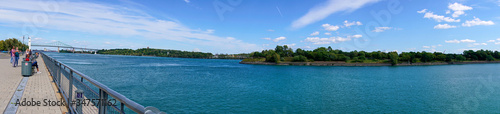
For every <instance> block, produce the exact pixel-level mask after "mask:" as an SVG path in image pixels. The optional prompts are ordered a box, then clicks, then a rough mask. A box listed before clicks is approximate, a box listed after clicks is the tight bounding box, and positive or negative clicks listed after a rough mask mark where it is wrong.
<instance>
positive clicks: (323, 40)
mask: <svg viewBox="0 0 500 114" xmlns="http://www.w3.org/2000/svg"><path fill="white" fill-rule="evenodd" d="M361 37H362V35H359V34H358V35H352V36H347V37H345V38H344V37H330V38H320V37H307V38H306V39H305V40H304V42H311V43H313V44H316V45H322V44H330V43H340V42H345V41H350V40H352V38H361Z"/></svg>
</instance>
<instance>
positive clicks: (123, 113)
mask: <svg viewBox="0 0 500 114" xmlns="http://www.w3.org/2000/svg"><path fill="white" fill-rule="evenodd" d="M120 104H121V106H120V111H122V114H125V109H124V108H125V104H123V103H120Z"/></svg>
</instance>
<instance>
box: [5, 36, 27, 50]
mask: <svg viewBox="0 0 500 114" xmlns="http://www.w3.org/2000/svg"><path fill="white" fill-rule="evenodd" d="M12 46H15V47H19V50H20V51H25V50H26V49H28V45H25V44H23V43H22V42H21V41H19V40H17V39H15V38H9V39H5V40H0V51H9V50H11V49H12Z"/></svg>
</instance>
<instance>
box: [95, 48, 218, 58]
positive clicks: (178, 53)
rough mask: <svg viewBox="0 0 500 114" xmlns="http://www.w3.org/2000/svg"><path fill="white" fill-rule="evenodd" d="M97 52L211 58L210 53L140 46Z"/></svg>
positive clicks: (99, 52)
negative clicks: (139, 47) (137, 47)
mask: <svg viewBox="0 0 500 114" xmlns="http://www.w3.org/2000/svg"><path fill="white" fill-rule="evenodd" d="M97 53H98V54H110V55H134V56H157V57H179V58H211V57H212V56H213V54H212V53H203V52H190V51H180V50H168V49H151V48H141V49H137V50H133V49H103V50H99V51H97Z"/></svg>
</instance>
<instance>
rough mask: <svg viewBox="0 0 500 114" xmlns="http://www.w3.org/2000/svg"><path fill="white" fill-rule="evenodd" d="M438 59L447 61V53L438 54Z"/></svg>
mask: <svg viewBox="0 0 500 114" xmlns="http://www.w3.org/2000/svg"><path fill="white" fill-rule="evenodd" d="M436 60H438V61H446V55H444V54H440V55H438V56H436Z"/></svg>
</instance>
